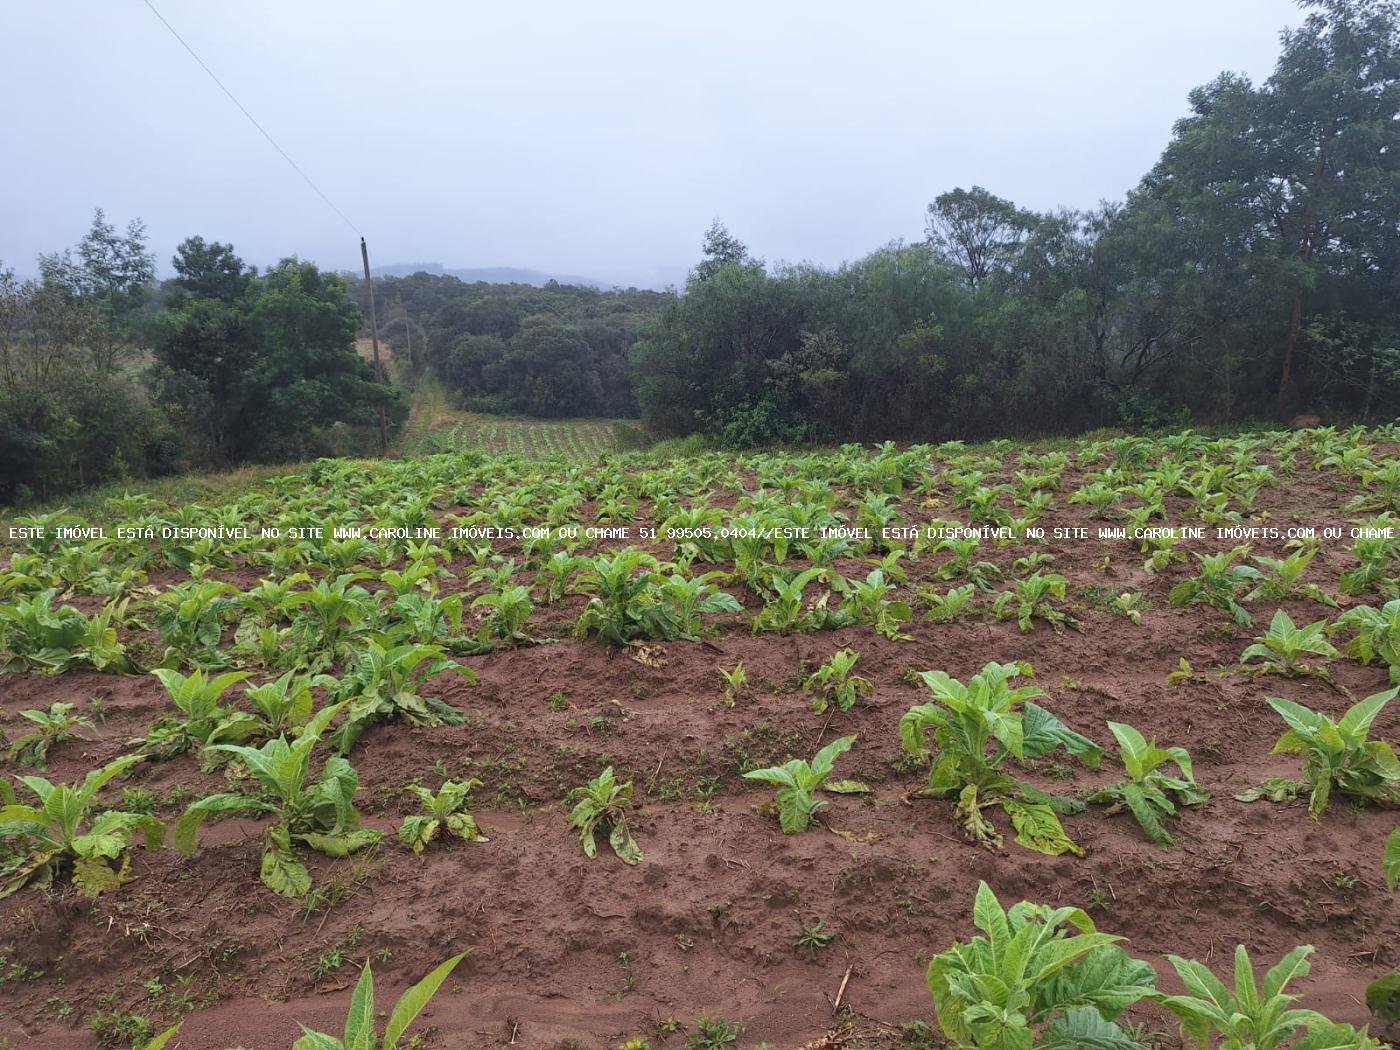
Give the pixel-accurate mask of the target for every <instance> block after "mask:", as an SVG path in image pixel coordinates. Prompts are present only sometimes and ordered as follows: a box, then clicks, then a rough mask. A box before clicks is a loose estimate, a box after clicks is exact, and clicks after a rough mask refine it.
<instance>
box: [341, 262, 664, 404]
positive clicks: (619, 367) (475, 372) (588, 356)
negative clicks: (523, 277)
mask: <svg viewBox="0 0 1400 1050" xmlns="http://www.w3.org/2000/svg"><path fill="white" fill-rule="evenodd" d="M353 283H354V291H355V294H356V296H357V297H358V298H359V300H360V302H361V305H362V307H363V308H364V309H365V310H366V311H367V310H368V299H367V295H366V292H365V289H364V287H363V285H364V282H363V281H355V282H353ZM374 285H375V295H376V302H377V304H378V305H379V316H380V317H381V319H382V320H381V323H380V327H381V330H382V331H383V332H384V333H385V335H386V336H387V337H388V338H389V339H390V340H391V342H392V343H393V345H394V346H395V348H396V351H398V352H404V353H407V354H409V355H410V359H411V361H412V364H413V367H414V368H415V369H417V370H420V371H421V370H424V369H426V370H428V371H430V372H431V373H432V374H433V375H434V376H436V377H437V378H438V379H439V380H441V381H442V382H443V383H444V384H445V385H446V386H447V387H448V389H449V390H451V391H453V392H455V393H456V394H457V395H458V397H459V399H460V401H461V403H462V405H463V407H465V408H468V409H471V410H473V411H478V412H495V413H505V414H521V415H530V416H542V417H547V418H567V417H575V416H596V417H606V418H613V419H620V418H626V419H632V418H635V417H636V415H637V402H636V399H635V397H634V395H633V392H632V375H631V367H630V364H629V354H630V352H631V349H632V345H633V344H634V343H635V342H636V341H637V338H638V336H639V334H640V332H641V330H642V328H643V327H644V326H645V325H646V324H647V323H648V322H649V321H651V320H652V319H653V318H654V317H655V316H656V315H657V314H659V313H660V311H661V308H662V306H663V305H664V304H665V303H667V302H669V301H670V300H671V298H672V296H670V295H668V294H665V293H662V292H655V291H645V290H638V289H635V288H633V289H627V290H621V289H618V290H612V291H600V290H599V289H596V288H592V287H588V286H583V285H564V284H559V283H557V282H555V281H550V282H549V283H548V284H546V285H545V286H544V287H543V288H536V287H533V286H531V285H526V284H490V283H486V282H475V283H471V284H468V283H466V282H463V281H461V280H459V279H458V278H456V277H451V276H444V275H439V274H429V273H416V274H413V275H411V276H408V277H386V278H376V279H375V282H374ZM415 340H416V342H415Z"/></svg>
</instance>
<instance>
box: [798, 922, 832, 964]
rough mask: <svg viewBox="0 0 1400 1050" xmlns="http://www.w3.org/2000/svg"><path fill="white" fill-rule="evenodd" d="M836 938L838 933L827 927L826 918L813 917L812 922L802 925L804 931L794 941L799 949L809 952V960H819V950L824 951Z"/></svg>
mask: <svg viewBox="0 0 1400 1050" xmlns="http://www.w3.org/2000/svg"><path fill="white" fill-rule="evenodd" d="M835 939H836V934H834V933H830V932H828V931H827V928H826V920H825V919H821V918H813V919H812V921H811V922H810V923H806V924H804V925H803V927H802V932H801V933H799V934H798V935H797V940H795V941H793V945H792V946H793V947H794V948H796V949H797V950H798V951H803V950H805V951H806V952H807V960H808V961H809V962H816V961H817V952H819V951H822V950H823V949H825V948H826V947H827V946H828V945H830V944H831V942H832V941H834V940H835Z"/></svg>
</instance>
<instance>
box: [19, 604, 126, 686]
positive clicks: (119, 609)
mask: <svg viewBox="0 0 1400 1050" xmlns="http://www.w3.org/2000/svg"><path fill="white" fill-rule="evenodd" d="M57 593H58V592H57V591H56V590H54V589H53V588H47V589H45V590H41V591H39V592H38V593H37V594H35V595H34V596H33V597H30V598H17V599H16V600H15V601H13V602H5V603H0V651H3V652H6V653H8V654H9V655H8V657H7V658H6V660H5V662H4V663H3V664H0V671H34V672H38V673H41V674H55V675H56V674H62V673H63V672H65V671H71V670H75V669H77V668H81V667H90V668H92V669H93V670H94V671H111V672H124V671H127V670H129V669H130V666H131V665H130V661H129V660H128V658H127V652H126V647H125V646H124V645H122V644H121V642H119V641H118V640H117V630H116V628H115V627H114V626H113V625H112V624H113V621H120V620H121V619H122V618H123V616H124V615H125V609H126V603H125V602H119V603H109V604H108V605H106V606H104V607H103V609H102V611H101V612H100V613H98V614H97V615H95V616H93V617H92V619H88V618H87V617H86V616H84V615H83V614H82V613H81V612H80V611H78V610H77V609H75V608H73V606H71V605H64V606H60V607H59V608H57V609H55V608H54V607H53V603H54V598H55V596H56V595H57Z"/></svg>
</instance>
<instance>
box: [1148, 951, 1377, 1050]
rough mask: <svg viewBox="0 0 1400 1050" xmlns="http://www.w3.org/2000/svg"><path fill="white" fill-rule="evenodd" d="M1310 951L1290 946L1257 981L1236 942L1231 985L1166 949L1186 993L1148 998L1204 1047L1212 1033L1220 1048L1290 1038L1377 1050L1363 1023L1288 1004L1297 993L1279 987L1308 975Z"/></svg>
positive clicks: (1309, 1047) (1256, 1049)
mask: <svg viewBox="0 0 1400 1050" xmlns="http://www.w3.org/2000/svg"><path fill="white" fill-rule="evenodd" d="M1312 951H1313V946H1312V945H1311V944H1304V945H1300V946H1299V947H1297V948H1294V949H1293V950H1292V951H1291V952H1289V953H1288V954H1287V955H1285V956H1284V957H1283V958H1282V959H1280V960H1279V961H1278V963H1276V964H1275V965H1274V966H1273V967H1272V968H1271V969H1270V970H1269V972H1268V973H1266V974H1265V975H1264V980H1263V983H1262V985H1261V984H1260V982H1259V981H1258V980H1257V979H1256V977H1255V975H1254V964H1253V963H1252V962H1251V961H1250V958H1249V952H1247V951H1246V950H1245V947H1244V945H1243V944H1240V945H1236V947H1235V987H1234V989H1233V990H1231V989H1230V988H1229V987H1227V986H1226V985H1225V983H1224V982H1223V981H1221V980H1220V979H1219V978H1218V977H1216V976H1215V974H1213V973H1211V971H1210V969H1209V968H1208V967H1206V966H1205V965H1203V964H1202V963H1199V962H1195V961H1194V960H1190V959H1183V958H1181V957H1180V956H1178V955H1168V956H1167V958H1168V960H1170V962H1171V964H1172V968H1173V969H1175V970H1176V973H1177V976H1178V977H1179V978H1180V979H1181V983H1182V984H1183V985H1185V987H1186V992H1187V994H1186V995H1164V994H1162V993H1156V994H1154V995H1153V996H1152V998H1153V1000H1154V1001H1156V1002H1158V1003H1160V1004H1161V1005H1162V1006H1165V1007H1166V1008H1167V1009H1168V1010H1170V1011H1171V1012H1172V1013H1174V1014H1175V1015H1176V1016H1177V1018H1178V1019H1179V1020H1180V1021H1181V1029H1182V1033H1183V1034H1184V1035H1185V1036H1186V1037H1187V1038H1189V1039H1190V1040H1191V1041H1192V1042H1193V1043H1194V1044H1195V1045H1196V1046H1197V1047H1199V1048H1200V1050H1209V1048H1210V1047H1211V1045H1212V1043H1213V1042H1215V1040H1216V1039H1217V1038H1218V1039H1220V1040H1221V1041H1220V1042H1218V1043H1215V1045H1216V1046H1217V1047H1218V1048H1219V1050H1275V1048H1276V1047H1281V1046H1283V1045H1284V1044H1285V1043H1289V1041H1290V1040H1294V1041H1293V1042H1292V1043H1291V1044H1290V1045H1291V1046H1292V1050H1368V1048H1374V1050H1381V1044H1380V1043H1379V1042H1378V1041H1376V1040H1374V1039H1371V1038H1370V1037H1369V1036H1368V1035H1367V1032H1366V1029H1364V1028H1363V1029H1361V1030H1360V1031H1359V1032H1358V1031H1356V1030H1355V1029H1353V1028H1352V1027H1351V1026H1350V1025H1340V1024H1334V1023H1333V1022H1332V1021H1329V1020H1328V1019H1327V1018H1326V1017H1324V1016H1323V1015H1322V1014H1320V1013H1318V1012H1317V1011H1316V1010H1302V1009H1297V1008H1295V1007H1294V1006H1293V1005H1292V1004H1293V1003H1294V1002H1296V1001H1297V1000H1298V998H1299V997H1298V996H1297V995H1290V994H1288V993H1286V992H1285V991H1284V989H1285V988H1287V987H1288V984H1289V982H1290V981H1293V980H1296V979H1299V978H1303V977H1306V976H1307V975H1308V973H1309V971H1310V970H1311V969H1312V966H1311V964H1310V963H1309V962H1308V956H1309V955H1310V954H1312Z"/></svg>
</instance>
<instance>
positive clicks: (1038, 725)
mask: <svg viewBox="0 0 1400 1050" xmlns="http://www.w3.org/2000/svg"><path fill="white" fill-rule="evenodd" d="M1029 673H1030V668H1029V667H1028V666H1027V665H1025V664H1009V663H1008V664H998V663H989V664H987V665H986V666H985V667H983V668H982V670H981V671H979V672H978V673H977V674H975V675H973V676H972V678H971V679H970V680H969V681H968V683H967V684H966V685H964V684H963V683H961V682H959V681H958V680H957V679H955V678H952V677H951V676H949V675H948V674H947V673H945V672H943V671H922V672H919V674H918V678H919V680H920V681H922V682H923V684H924V685H925V686H927V687H928V689H929V690H930V691H931V692H932V693H933V696H934V702H933V703H929V704H918V705H916V706H914V707H911V708H910V709H909V710H908V711H907V712H905V714H904V716H903V717H902V718H901V719H900V721H899V736H900V742H901V744H902V745H903V747H904V750H905V751H906V752H907V753H908V754H910V755H911V756H913V757H914V758H917V759H919V760H920V761H924V762H929V761H931V762H932V765H931V767H930V769H929V776H928V793H929V794H931V795H935V796H937V797H941V798H951V797H956V798H957V813H958V816H959V818H960V819H961V821H962V824H963V827H964V829H965V830H966V833H967V835H968V836H969V838H971V839H972V840H973V841H974V842H978V843H980V844H982V845H984V846H986V847H987V848H989V849H1000V848H1001V842H1002V840H1001V836H1000V835H999V834H998V833H997V831H996V829H995V827H993V826H992V824H991V822H990V821H988V820H987V819H986V818H985V817H984V816H982V810H983V809H984V808H985V807H987V806H990V805H994V804H995V805H1000V806H1001V807H1002V809H1004V810H1005V811H1006V813H1007V815H1008V816H1009V817H1010V818H1011V822H1012V825H1013V826H1014V827H1015V829H1016V841H1017V842H1019V843H1020V844H1021V845H1023V846H1025V847H1027V848H1028V849H1033V850H1036V851H1037V852H1040V853H1047V854H1050V855H1052V856H1055V855H1059V854H1061V853H1064V852H1066V851H1068V852H1071V853H1076V854H1079V853H1082V851H1081V850H1080V848H1079V847H1078V846H1077V845H1076V844H1075V843H1074V842H1073V840H1071V839H1070V838H1069V836H1068V835H1066V834H1065V831H1064V828H1063V826H1062V825H1061V824H1060V820H1059V816H1058V815H1057V814H1059V813H1075V812H1079V811H1080V810H1082V809H1083V804H1082V803H1078V802H1075V801H1073V800H1071V799H1063V798H1058V797H1056V796H1053V795H1048V794H1046V793H1045V792H1043V791H1040V790H1038V789H1036V788H1033V787H1031V786H1030V785H1029V784H1026V783H1024V782H1022V781H1019V780H1016V779H1015V778H1013V777H1011V776H1009V775H1008V774H1007V773H1006V772H1004V770H1003V767H1004V765H1005V763H1006V760H1007V759H1008V758H1014V759H1016V761H1018V762H1025V761H1026V760H1027V759H1030V758H1038V757H1040V756H1042V755H1047V754H1049V753H1050V752H1052V751H1054V750H1055V749H1057V748H1064V749H1065V750H1066V751H1068V752H1069V753H1070V754H1071V755H1075V756H1077V757H1079V758H1080V759H1082V760H1083V761H1084V763H1085V764H1086V765H1088V766H1089V767H1090V768H1094V769H1097V768H1098V764H1099V760H1100V758H1101V757H1102V755H1103V752H1102V751H1101V750H1100V749H1099V746H1098V745H1097V744H1095V743H1094V742H1093V741H1092V740H1090V739H1089V738H1088V737H1085V736H1081V735H1080V734H1078V733H1076V732H1074V731H1073V730H1071V729H1068V728H1067V727H1066V726H1065V725H1064V724H1063V723H1061V722H1060V721H1059V719H1057V718H1055V716H1054V715H1052V714H1050V712H1049V711H1047V710H1045V709H1044V708H1043V707H1040V706H1039V705H1038V704H1035V703H1033V702H1032V700H1033V698H1037V697H1042V696H1044V695H1045V693H1044V692H1043V691H1042V690H1041V689H1039V688H1037V687H1036V686H1029V685H1028V686H1020V687H1018V688H1014V689H1013V688H1012V687H1011V686H1010V685H1009V684H1008V683H1009V682H1010V681H1011V679H1013V678H1016V677H1019V676H1022V675H1027V674H1029ZM930 731H932V738H933V739H932V741H930V739H929V737H930ZM930 743H933V744H935V745H936V746H937V757H936V758H935V757H933V753H932V749H931V748H930Z"/></svg>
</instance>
